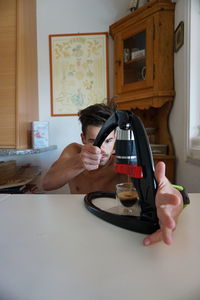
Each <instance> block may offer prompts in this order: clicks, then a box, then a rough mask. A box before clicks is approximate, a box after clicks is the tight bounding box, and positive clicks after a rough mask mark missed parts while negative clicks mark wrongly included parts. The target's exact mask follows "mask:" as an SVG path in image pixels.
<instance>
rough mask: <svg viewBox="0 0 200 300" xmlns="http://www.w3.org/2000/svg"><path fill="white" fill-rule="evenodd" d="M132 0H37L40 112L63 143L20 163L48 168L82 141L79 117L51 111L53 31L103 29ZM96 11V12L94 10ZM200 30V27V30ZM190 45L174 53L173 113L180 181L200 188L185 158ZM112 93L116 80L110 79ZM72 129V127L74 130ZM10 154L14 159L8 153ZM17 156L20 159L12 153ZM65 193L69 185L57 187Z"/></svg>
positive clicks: (182, 10) (198, 169)
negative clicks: (50, 41)
mask: <svg viewBox="0 0 200 300" xmlns="http://www.w3.org/2000/svg"><path fill="white" fill-rule="evenodd" d="M187 1H188V0H178V1H176V2H177V3H176V11H175V27H176V26H177V24H178V23H179V21H181V20H184V21H186V15H187ZM128 3H129V0H126V1H125V0H124V1H121V0H101V1H97V0H84V1H81V0H73V1H66V0H57V1H55V0H38V1H37V32H38V78H39V112H40V120H41V121H49V125H50V144H56V145H57V146H58V150H57V151H51V152H47V153H46V154H42V155H35V156H31V157H24V158H21V159H20V160H19V162H20V163H21V162H24V161H25V162H26V161H27V162H30V161H33V163H35V164H37V165H41V167H42V169H43V173H45V172H46V171H47V169H48V168H49V166H50V165H51V164H52V162H53V161H55V160H56V159H57V157H58V156H59V154H60V153H61V151H62V149H63V148H64V147H65V146H66V145H67V144H69V143H71V142H73V141H76V142H80V126H79V123H78V120H77V117H51V116H50V80H49V46H48V35H49V34H58V33H77V32H98V31H99V32H103V31H108V28H109V25H110V24H112V23H113V22H115V21H116V20H118V19H119V18H121V17H122V16H124V15H126V14H127V13H128V12H127V7H128ZM91 12H92V13H91ZM197 30H198V29H197ZM109 44H110V51H109V59H110V79H112V77H113V73H112V67H113V64H112V40H110V41H109ZM185 56H186V44H184V45H183V47H182V48H181V49H180V50H179V51H178V52H177V53H175V90H176V97H175V102H174V105H173V108H172V112H171V115H170V130H171V133H172V137H173V141H174V145H175V149H176V157H177V174H176V175H177V176H176V177H177V180H176V182H177V183H179V184H182V185H184V186H185V187H186V188H187V189H188V191H190V192H200V184H199V178H200V166H198V165H194V164H191V163H190V162H187V161H186V153H185V145H186V141H185V139H186V127H185V125H184V124H186V120H187V91H186V85H185V82H186V65H185V63H184V62H185ZM110 85H111V94H112V80H110ZM71 128H73V131H72V130H71ZM9 159H10V158H9ZM12 159H16V157H13V158H12ZM56 192H58V193H61V192H66V187H64V188H62V189H60V190H58V191H56Z"/></svg>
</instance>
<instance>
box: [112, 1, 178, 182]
mask: <svg viewBox="0 0 200 300" xmlns="http://www.w3.org/2000/svg"><path fill="white" fill-rule="evenodd" d="M174 8H175V4H174V3H171V1H167V0H151V1H149V2H148V3H146V4H145V5H144V6H142V7H141V8H139V9H137V10H136V11H135V12H132V13H130V14H129V15H128V16H126V17H124V18H122V19H120V20H119V21H117V22H116V23H114V24H112V25H111V26H110V34H111V36H112V37H113V39H114V99H115V102H116V103H117V107H118V109H132V110H133V112H134V113H136V114H137V115H139V116H140V117H141V119H142V121H143V123H144V125H145V127H146V128H154V129H155V141H154V143H155V144H156V145H166V147H167V153H166V154H159V155H156V154H155V155H154V158H155V162H157V161H158V160H164V161H165V162H166V164H167V176H168V178H169V179H170V180H171V181H173V182H174V180H175V176H174V175H175V174H174V170H175V156H174V147H173V142H172V138H171V135H170V132H169V126H168V119H169V113H170V110H171V107H172V103H173V99H174V71H173V67H174V61H173V56H174V51H173V50H174V48H173V47H174V46H173V36H174Z"/></svg>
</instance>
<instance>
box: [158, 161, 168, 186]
mask: <svg viewBox="0 0 200 300" xmlns="http://www.w3.org/2000/svg"><path fill="white" fill-rule="evenodd" d="M165 169H166V167H165V163H164V162H163V161H159V162H158V163H157V164H156V167H155V178H156V180H157V182H158V184H160V183H161V182H162V181H163V180H164V179H165V178H166V177H165Z"/></svg>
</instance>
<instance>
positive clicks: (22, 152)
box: [0, 145, 57, 157]
mask: <svg viewBox="0 0 200 300" xmlns="http://www.w3.org/2000/svg"><path fill="white" fill-rule="evenodd" d="M56 149H57V146H56V145H52V146H49V147H43V148H35V149H33V148H32V149H22V150H16V149H0V157H1V156H15V155H16V156H19V155H20V156H21V155H30V154H38V153H43V152H47V151H52V150H56Z"/></svg>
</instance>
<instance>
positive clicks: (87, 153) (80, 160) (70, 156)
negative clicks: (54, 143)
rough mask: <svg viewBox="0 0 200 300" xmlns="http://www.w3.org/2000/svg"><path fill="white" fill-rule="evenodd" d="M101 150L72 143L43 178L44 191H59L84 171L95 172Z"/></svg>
mask: <svg viewBox="0 0 200 300" xmlns="http://www.w3.org/2000/svg"><path fill="white" fill-rule="evenodd" d="M100 159H101V150H100V149H99V148H98V147H95V146H93V145H83V146H82V145H79V144H76V143H72V144H70V145H69V146H67V147H66V148H65V149H64V150H63V152H62V154H61V156H60V157H59V159H58V160H57V161H56V162H55V163H53V165H52V166H51V167H50V169H49V170H48V172H47V174H46V175H45V177H44V178H43V188H44V190H47V191H51V190H55V189H58V188H60V187H62V186H64V185H65V184H66V183H68V182H69V181H70V180H72V179H73V178H75V177H76V176H78V175H79V174H80V173H82V172H83V171H84V170H95V169H97V168H98V166H99V162H100Z"/></svg>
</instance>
